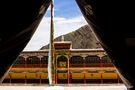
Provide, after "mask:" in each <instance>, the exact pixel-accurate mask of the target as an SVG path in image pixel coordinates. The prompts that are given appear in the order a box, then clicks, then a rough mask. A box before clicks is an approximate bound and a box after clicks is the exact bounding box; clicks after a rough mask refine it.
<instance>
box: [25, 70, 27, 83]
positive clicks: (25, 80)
mask: <svg viewBox="0 0 135 90" xmlns="http://www.w3.org/2000/svg"><path fill="white" fill-rule="evenodd" d="M26 84H27V75H26V72H25V85H26Z"/></svg>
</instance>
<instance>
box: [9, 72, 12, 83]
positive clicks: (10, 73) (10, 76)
mask: <svg viewBox="0 0 135 90" xmlns="http://www.w3.org/2000/svg"><path fill="white" fill-rule="evenodd" d="M9 77H10V84H11V83H12V81H11V80H12V76H11V73H9Z"/></svg>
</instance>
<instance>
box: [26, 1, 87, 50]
mask: <svg viewBox="0 0 135 90" xmlns="http://www.w3.org/2000/svg"><path fill="white" fill-rule="evenodd" d="M54 11H55V12H54V27H55V31H54V37H55V38H56V37H58V36H60V35H64V34H67V33H69V32H72V31H75V30H76V29H78V28H80V27H81V26H84V25H86V24H87V22H86V21H85V19H84V17H83V16H82V13H81V12H80V9H79V7H78V6H77V4H76V2H75V0H54ZM49 35H50V8H48V10H47V12H46V13H45V15H44V17H43V19H42V21H41V22H40V24H39V26H38V28H37V30H36V32H35V33H34V35H33V37H32V39H31V40H30V42H29V43H28V44H27V46H26V47H25V49H24V51H33V50H39V49H40V48H41V47H42V46H44V45H46V44H48V43H49V39H50V36H49Z"/></svg>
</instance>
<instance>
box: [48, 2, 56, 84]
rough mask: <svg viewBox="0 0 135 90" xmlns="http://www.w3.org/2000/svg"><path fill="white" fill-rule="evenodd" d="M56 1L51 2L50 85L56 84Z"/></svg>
mask: <svg viewBox="0 0 135 90" xmlns="http://www.w3.org/2000/svg"><path fill="white" fill-rule="evenodd" d="M53 19H54V1H53V0H51V23H50V44H49V54H48V79H49V85H50V86H52V85H54V84H55V61H54V21H53Z"/></svg>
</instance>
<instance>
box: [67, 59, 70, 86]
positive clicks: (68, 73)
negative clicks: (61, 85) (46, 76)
mask: <svg viewBox="0 0 135 90" xmlns="http://www.w3.org/2000/svg"><path fill="white" fill-rule="evenodd" d="M69 60H70V59H69V58H68V69H67V70H68V84H70V73H69V64H70V63H69Z"/></svg>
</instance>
